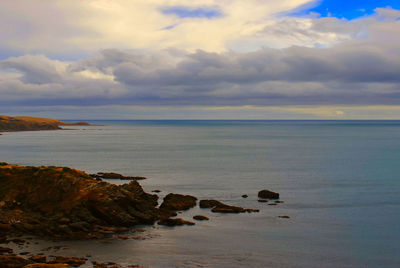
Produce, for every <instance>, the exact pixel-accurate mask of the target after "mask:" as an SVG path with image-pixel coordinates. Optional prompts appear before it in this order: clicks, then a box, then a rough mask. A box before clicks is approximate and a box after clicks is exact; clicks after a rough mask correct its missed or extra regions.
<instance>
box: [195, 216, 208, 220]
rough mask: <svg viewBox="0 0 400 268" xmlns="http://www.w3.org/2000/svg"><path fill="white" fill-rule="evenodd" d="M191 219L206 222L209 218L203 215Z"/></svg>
mask: <svg viewBox="0 0 400 268" xmlns="http://www.w3.org/2000/svg"><path fill="white" fill-rule="evenodd" d="M193 219H195V220H196V221H208V220H209V218H208V217H206V216H203V215H196V216H193Z"/></svg>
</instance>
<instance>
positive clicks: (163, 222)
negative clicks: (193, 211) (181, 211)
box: [158, 218, 195, 226]
mask: <svg viewBox="0 0 400 268" xmlns="http://www.w3.org/2000/svg"><path fill="white" fill-rule="evenodd" d="M158 224H159V225H165V226H182V225H195V223H194V222H191V221H186V220H183V219H181V218H173V219H171V218H169V219H163V220H160V221H159V222H158Z"/></svg>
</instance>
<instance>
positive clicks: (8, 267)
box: [0, 255, 32, 268]
mask: <svg viewBox="0 0 400 268" xmlns="http://www.w3.org/2000/svg"><path fill="white" fill-rule="evenodd" d="M31 263H32V261H30V260H27V259H24V258H22V257H18V256H12V255H0V267H1V268H22V267H25V266H26V265H28V264H31Z"/></svg>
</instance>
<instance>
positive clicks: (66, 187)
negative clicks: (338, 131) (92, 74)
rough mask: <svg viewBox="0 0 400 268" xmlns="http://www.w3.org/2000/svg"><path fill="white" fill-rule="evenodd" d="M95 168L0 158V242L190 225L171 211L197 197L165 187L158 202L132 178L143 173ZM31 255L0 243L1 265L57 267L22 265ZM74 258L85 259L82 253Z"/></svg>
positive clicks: (208, 203) (222, 207)
mask: <svg viewBox="0 0 400 268" xmlns="http://www.w3.org/2000/svg"><path fill="white" fill-rule="evenodd" d="M98 174H100V175H98ZM98 174H97V175H95V176H94V175H93V174H92V175H89V174H87V173H85V172H83V171H80V170H76V169H71V168H68V167H48V166H41V167H31V166H19V165H11V164H8V163H0V244H2V243H9V242H10V241H11V242H12V240H9V238H8V237H18V236H20V235H27V234H28V235H34V236H37V237H42V238H46V239H52V240H53V239H58V240H71V239H101V238H106V237H110V236H114V237H117V238H118V239H128V238H129V236H127V235H124V233H126V232H129V231H130V230H131V228H134V227H135V226H138V225H154V224H155V223H158V225H165V226H181V225H195V223H194V222H192V221H189V220H186V219H182V218H176V216H177V215H178V213H180V211H184V210H188V209H191V208H193V207H195V206H197V204H198V202H197V201H198V199H197V198H196V197H194V196H190V195H182V194H173V193H170V194H168V195H166V196H165V197H164V199H163V201H162V202H161V204H160V206H158V205H159V203H158V199H159V197H158V196H157V195H156V194H149V193H146V192H144V191H143V188H142V187H141V186H140V185H139V183H138V182H137V180H138V179H142V178H143V177H131V176H123V175H120V174H117V173H98ZM107 174H108V175H107ZM110 174H111V175H112V176H111V177H112V178H111V179H122V180H123V179H126V180H130V181H129V182H127V183H126V184H123V185H114V184H111V183H108V182H106V181H104V180H103V179H104V178H108V177H110ZM265 191H267V190H264V192H263V193H264V194H265ZM260 192H262V191H260ZM267 192H268V196H267V197H266V198H271V199H276V197H277V195H278V194H277V193H273V192H270V191H267ZM263 196H266V195H263V194H262V193H261V194H259V197H260V198H263ZM278 198H279V195H278ZM274 204H277V203H274ZM199 206H200V208H203V209H206V208H208V209H211V212H213V213H253V212H259V210H258V209H250V208H242V207H239V206H231V205H227V204H224V203H222V202H220V201H218V200H200V202H199ZM177 212H178V213H177ZM193 219H194V220H196V221H203V220H209V218H208V217H205V216H202V215H196V216H194V217H193ZM14 242H15V241H14ZM21 254H22V253H20V255H21ZM32 257H34V256H30V257H29V258H25V257H24V256H16V255H15V254H13V252H12V251H10V249H7V248H0V267H61V266H26V265H33V264H34V261H35V260H34V259H32ZM65 258H67V257H63V258H61V257H57V256H53V257H50V258H48V259H46V261H45V262H46V263H47V264H48V265H53V264H55V263H57V264H61V263H62V264H67V265H72V264H71V263H69V262H67V261H65V260H67V259H65ZM36 259H39V257H37V258H36ZM24 260H25V261H24ZM41 260H43V258H41ZM73 261H77V262H83V263H86V261H87V259H86V260H85V259H80V260H79V261H78V260H76V259H74V260H72V261H71V262H73ZM2 262H3V263H4V262H5V263H7V262H14V263H15V265H14V266H1V265H2ZM18 263H20V264H18ZM74 265H75V264H74ZM93 265H94V267H119V266H107V265H105V266H104V265H102V264H93ZM96 265H97V266H96ZM72 266H73V265H72ZM62 267H66V266H62ZM74 267H78V266H74Z"/></svg>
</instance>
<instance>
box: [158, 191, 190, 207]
mask: <svg viewBox="0 0 400 268" xmlns="http://www.w3.org/2000/svg"><path fill="white" fill-rule="evenodd" d="M196 201H197V198H196V197H194V196H191V195H181V194H172V193H171V194H168V195H167V196H166V197H164V201H163V203H162V204H161V206H160V209H163V210H171V211H179V210H188V209H190V208H192V207H195V206H196Z"/></svg>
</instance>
